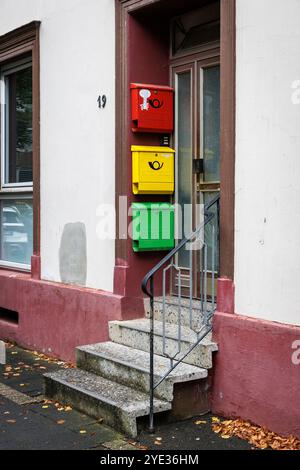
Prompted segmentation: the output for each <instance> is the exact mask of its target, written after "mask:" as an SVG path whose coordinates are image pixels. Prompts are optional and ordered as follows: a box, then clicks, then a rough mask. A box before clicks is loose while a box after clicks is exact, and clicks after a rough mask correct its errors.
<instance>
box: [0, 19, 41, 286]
mask: <svg viewBox="0 0 300 470" xmlns="http://www.w3.org/2000/svg"><path fill="white" fill-rule="evenodd" d="M40 25H41V23H40V21H32V22H31V23H28V24H26V25H24V26H21V27H20V28H17V29H15V30H13V31H10V32H8V33H6V34H4V35H2V36H0V70H1V72H0V73H1V77H2V73H3V72H4V71H6V70H7V71H8V70H9V71H10V72H11V71H12V70H13V68H14V67H15V66H16V65H17V64H20V65H22V64H24V61H28V60H31V65H32V160H33V161H32V172H33V182H32V184H30V185H29V184H28V183H25V185H24V183H21V184H20V183H13V184H4V185H3V182H5V180H4V176H3V163H4V162H3V158H4V155H5V152H3V139H2V138H1V136H2V135H3V134H2V133H3V129H2V126H3V124H2V122H3V116H2V113H3V106H2V103H3V85H2V81H1V90H0V92H1V95H0V96H1V107H0V114H1V116H0V119H1V124H0V139H1V142H0V153H1V155H0V167H1V168H0V172H1V175H0V199H1V201H2V200H3V199H11V200H21V199H31V200H32V206H33V253H32V257H31V264H30V265H24V264H21V263H13V262H7V261H3V260H0V270H1V269H9V270H15V271H21V272H23V271H25V272H30V271H31V276H32V277H33V278H34V279H40V278H41V272H40V271H41V268H40V266H41V262H40V47H39V43H40V41H39V31H40ZM4 88H5V87H4Z"/></svg>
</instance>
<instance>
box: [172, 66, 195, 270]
mask: <svg viewBox="0 0 300 470" xmlns="http://www.w3.org/2000/svg"><path fill="white" fill-rule="evenodd" d="M176 96H177V106H176V109H177V112H176V115H177V119H176V127H177V129H176V130H177V132H176V135H177V203H178V204H179V205H180V207H181V208H182V211H181V212H182V216H181V222H180V223H181V227H178V233H179V237H180V238H184V237H185V236H188V235H189V234H190V233H191V231H192V201H193V194H192V192H193V174H192V152H193V135H192V132H193V129H192V71H191V70H188V71H185V72H183V73H178V74H177V75H176ZM178 262H179V265H180V266H181V267H183V268H188V266H189V252H188V251H186V250H181V251H180V253H179V259H178Z"/></svg>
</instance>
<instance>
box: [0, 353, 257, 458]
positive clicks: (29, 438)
mask: <svg viewBox="0 0 300 470" xmlns="http://www.w3.org/2000/svg"><path fill="white" fill-rule="evenodd" d="M64 367H69V366H68V365H67V364H64V363H63V362H59V361H55V360H52V359H49V358H47V357H46V356H43V355H41V354H38V353H31V352H28V351H24V350H22V349H20V348H17V347H15V346H9V347H8V349H7V365H6V366H0V450H4V449H13V450H15V449H20V450H21V449H43V450H46V449H50V450H63V449H70V450H75V449H77V450H81V449H82V450H83V449H86V450H87V449H90V450H91V449H96V450H107V449H122V450H137V449H140V448H142V449H144V450H146V449H153V450H206V449H211V450H219V449H228V450H229V449H237V450H238V449H241V450H247V449H251V445H250V444H248V443H247V442H246V441H243V440H240V439H238V438H235V437H233V438H230V439H222V438H221V437H220V436H219V435H218V434H215V433H214V432H213V430H212V426H211V424H212V417H211V416H206V417H201V418H199V419H192V420H188V421H184V422H181V423H176V424H166V425H163V426H158V427H157V429H156V432H155V435H154V436H151V435H149V434H148V433H147V432H142V434H141V435H140V436H139V438H138V440H137V442H135V443H133V442H132V441H129V440H126V438H125V437H124V436H122V435H120V434H119V433H118V432H116V431H114V430H113V429H111V428H109V427H108V426H105V425H104V424H103V423H101V422H97V421H96V420H95V419H93V418H90V417H88V416H85V415H83V414H82V413H78V412H77V411H75V410H72V409H71V407H68V406H61V405H60V404H59V403H53V402H50V401H48V400H46V399H45V397H44V396H43V374H44V373H46V372H50V371H54V370H58V369H60V368H64ZM196 423H197V424H196Z"/></svg>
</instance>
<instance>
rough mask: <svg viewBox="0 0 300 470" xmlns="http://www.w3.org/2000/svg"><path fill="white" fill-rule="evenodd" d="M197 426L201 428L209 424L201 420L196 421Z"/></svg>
mask: <svg viewBox="0 0 300 470" xmlns="http://www.w3.org/2000/svg"><path fill="white" fill-rule="evenodd" d="M195 424H196V425H197V426H201V424H207V421H201V420H199V421H195Z"/></svg>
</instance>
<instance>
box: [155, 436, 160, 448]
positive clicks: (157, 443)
mask: <svg viewBox="0 0 300 470" xmlns="http://www.w3.org/2000/svg"><path fill="white" fill-rule="evenodd" d="M154 444H155V445H156V446H161V445H162V437H156V438H155V441H154Z"/></svg>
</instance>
